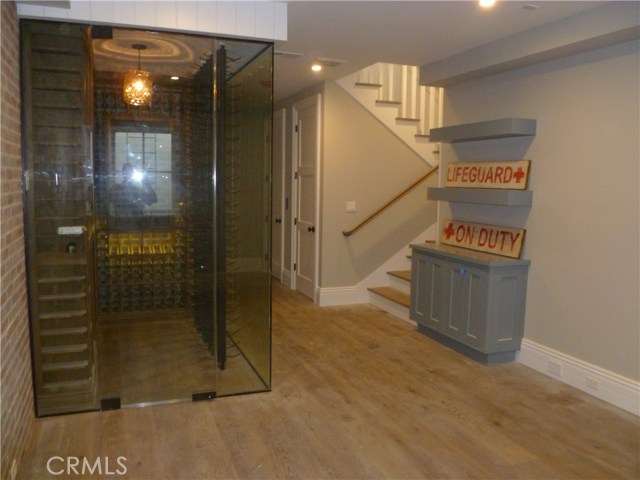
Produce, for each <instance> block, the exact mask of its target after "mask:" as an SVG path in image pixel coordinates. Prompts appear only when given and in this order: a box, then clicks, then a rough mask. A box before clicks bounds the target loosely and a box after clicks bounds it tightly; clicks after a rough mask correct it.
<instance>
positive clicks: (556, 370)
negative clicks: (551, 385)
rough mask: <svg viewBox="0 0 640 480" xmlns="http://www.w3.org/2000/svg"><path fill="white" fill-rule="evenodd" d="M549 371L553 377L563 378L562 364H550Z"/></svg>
mask: <svg viewBox="0 0 640 480" xmlns="http://www.w3.org/2000/svg"><path fill="white" fill-rule="evenodd" d="M547 371H548V372H549V373H550V374H551V375H554V376H556V377H561V376H562V365H561V364H560V363H556V362H549V365H548V366H547Z"/></svg>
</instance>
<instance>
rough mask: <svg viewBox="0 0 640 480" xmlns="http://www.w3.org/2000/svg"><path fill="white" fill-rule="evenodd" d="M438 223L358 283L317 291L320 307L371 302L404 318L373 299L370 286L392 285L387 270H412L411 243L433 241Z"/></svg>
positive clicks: (407, 318) (406, 310)
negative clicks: (409, 256)
mask: <svg viewBox="0 0 640 480" xmlns="http://www.w3.org/2000/svg"><path fill="white" fill-rule="evenodd" d="M436 232H437V224H436V223H433V224H432V225H431V226H430V227H428V228H427V229H426V230H425V231H424V232H422V233H421V234H420V235H418V236H417V237H416V238H415V239H413V240H412V241H411V242H409V244H408V245H407V246H406V247H403V248H402V249H401V250H399V251H398V252H396V253H395V254H394V255H393V256H391V257H390V258H389V259H388V260H387V261H386V262H384V263H383V264H382V265H380V266H379V267H378V268H377V269H375V270H374V271H373V272H371V273H370V274H369V275H367V276H366V277H365V278H364V279H362V280H361V281H360V282H359V283H358V284H356V285H353V286H348V287H338V288H321V289H319V291H318V292H317V298H316V303H317V304H318V306H320V307H327V306H331V305H351V304H356V303H371V304H374V305H376V306H377V307H379V308H381V309H383V310H385V311H386V312H387V313H390V314H391V315H394V316H396V317H398V318H403V317H402V315H398V314H397V313H398V312H396V313H393V312H391V311H390V310H389V309H387V308H385V307H383V306H382V305H379V304H377V303H374V302H375V301H377V300H374V301H372V297H373V296H374V295H373V294H372V293H371V292H369V290H368V289H369V288H370V287H379V286H390V284H391V281H390V279H389V275H388V274H387V272H389V271H392V270H410V269H411V260H410V259H409V258H408V255H410V254H411V251H410V249H409V245H411V244H414V243H424V242H425V241H433V239H435V237H436ZM405 312H406V318H405V320H407V321H411V320H409V310H408V309H405Z"/></svg>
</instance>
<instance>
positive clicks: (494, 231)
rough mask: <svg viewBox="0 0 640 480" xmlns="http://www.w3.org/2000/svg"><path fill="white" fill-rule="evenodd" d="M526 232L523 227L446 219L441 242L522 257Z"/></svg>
mask: <svg viewBox="0 0 640 480" xmlns="http://www.w3.org/2000/svg"><path fill="white" fill-rule="evenodd" d="M525 232H526V230H524V229H522V228H507V227H499V226H495V225H483V224H480V223H469V222H459V221H457V220H445V222H444V226H443V229H442V232H441V233H440V243H444V244H446V245H453V246H454V247H462V248H468V249H470V250H476V251H479V252H486V253H493V254H496V255H502V256H505V257H511V258H520V255H521V253H522V244H523V242H524V234H525Z"/></svg>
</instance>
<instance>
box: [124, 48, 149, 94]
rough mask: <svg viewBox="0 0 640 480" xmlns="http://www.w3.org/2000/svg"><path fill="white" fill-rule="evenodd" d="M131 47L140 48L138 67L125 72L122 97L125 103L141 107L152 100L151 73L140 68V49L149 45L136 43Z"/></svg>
mask: <svg viewBox="0 0 640 480" xmlns="http://www.w3.org/2000/svg"><path fill="white" fill-rule="evenodd" d="M131 48H135V49H136V50H138V69H137V70H129V71H128V72H126V73H125V74H124V86H123V88H122V97H123V99H124V101H125V103H128V104H129V105H133V106H135V107H140V106H143V105H146V104H147V103H149V101H150V100H151V93H152V87H153V83H152V77H151V73H149V72H147V71H145V70H141V69H140V51H141V50H145V49H146V48H147V46H146V45H144V44H142V43H134V44H133V45H131Z"/></svg>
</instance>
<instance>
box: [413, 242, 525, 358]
mask: <svg viewBox="0 0 640 480" xmlns="http://www.w3.org/2000/svg"><path fill="white" fill-rule="evenodd" d="M411 247H412V250H413V255H412V258H413V260H412V281H411V299H412V300H411V309H410V316H411V319H413V320H415V321H416V322H417V323H418V330H419V331H420V332H422V333H425V334H427V335H429V336H431V337H432V338H434V339H436V340H438V341H440V342H442V343H444V344H446V345H448V346H450V347H452V348H454V349H456V350H458V351H460V352H462V353H464V354H466V355H468V356H470V357H472V358H474V359H476V360H478V361H481V362H483V363H498V362H505V361H511V360H513V359H514V358H515V354H516V352H517V350H519V349H520V342H521V340H522V336H523V331H524V312H525V302H526V290H527V273H528V269H529V261H528V260H522V259H510V258H506V257H500V256H497V255H491V254H485V253H480V252H473V251H469V250H465V249H461V248H456V247H450V246H447V245H437V244H424V245H412V246H411Z"/></svg>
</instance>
